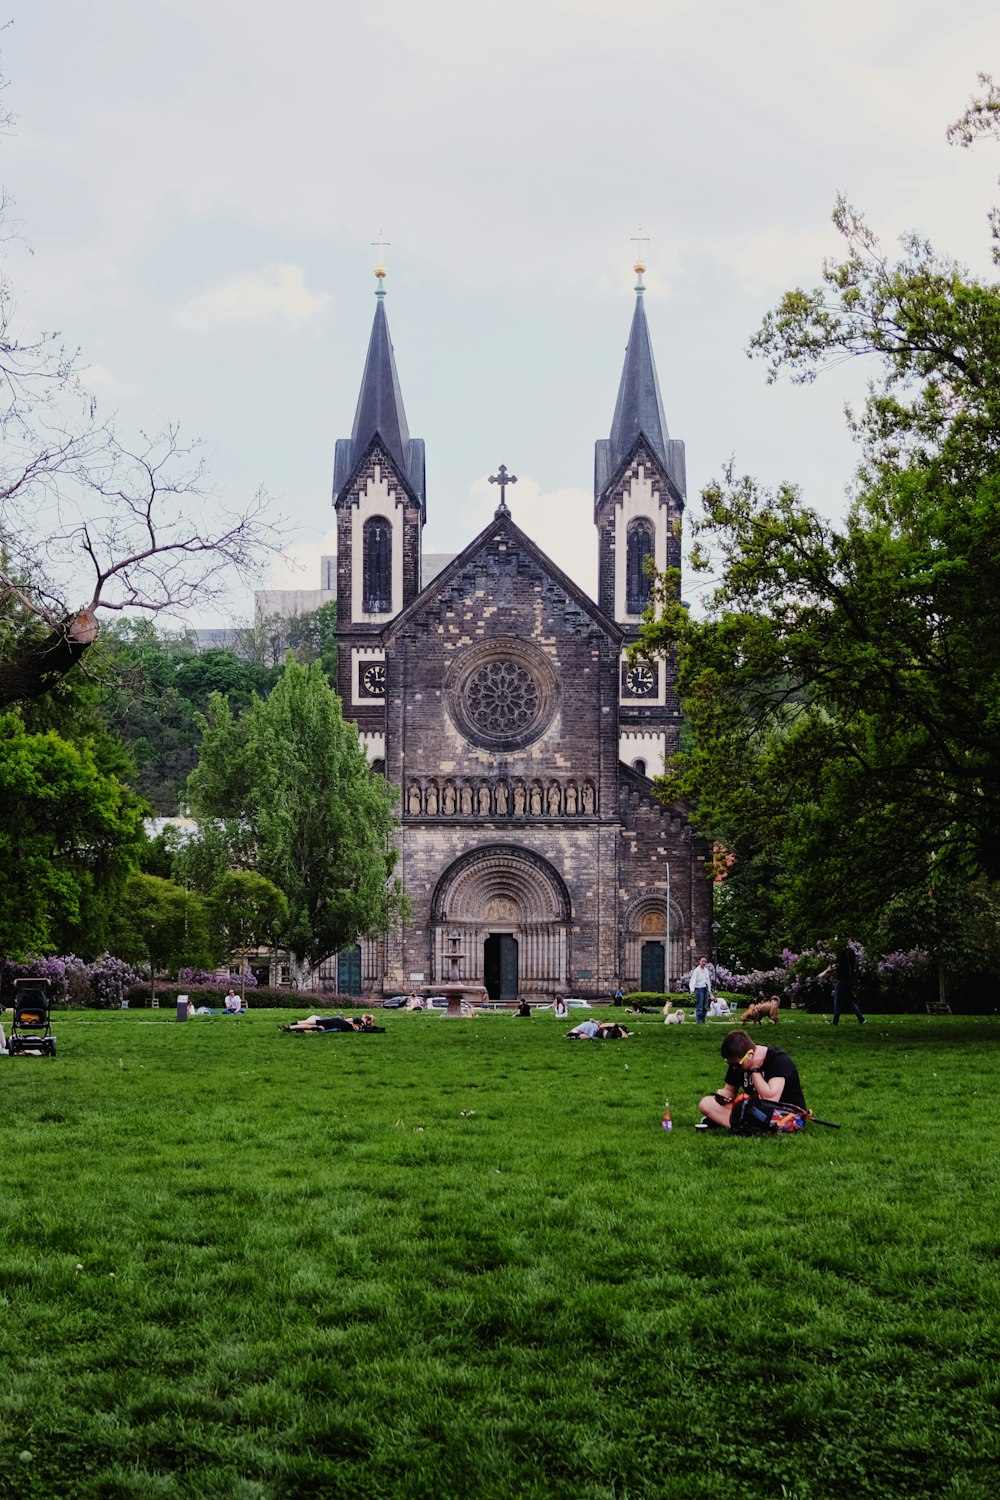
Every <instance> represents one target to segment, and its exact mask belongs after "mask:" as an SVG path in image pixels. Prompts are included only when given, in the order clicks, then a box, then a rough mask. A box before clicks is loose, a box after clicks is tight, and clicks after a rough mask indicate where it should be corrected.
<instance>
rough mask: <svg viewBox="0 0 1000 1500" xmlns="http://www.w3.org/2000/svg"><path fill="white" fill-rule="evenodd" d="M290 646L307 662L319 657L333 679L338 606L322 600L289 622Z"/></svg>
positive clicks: (298, 659) (306, 663)
mask: <svg viewBox="0 0 1000 1500" xmlns="http://www.w3.org/2000/svg"><path fill="white" fill-rule="evenodd" d="M287 637H288V647H289V650H290V651H291V652H292V654H293V655H294V657H295V659H296V661H298V662H301V663H302V665H303V666H308V665H309V663H310V662H314V661H318V662H319V664H320V666H321V667H322V668H323V671H324V672H325V673H326V676H327V679H328V681H330V682H335V681H336V679H337V606H336V604H334V603H333V602H332V601H331V602H330V603H329V604H321V605H320V607H319V609H314V610H312V611H311V612H310V613H309V614H306V615H298V616H297V617H296V618H295V619H293V620H289V621H288V622H287Z"/></svg>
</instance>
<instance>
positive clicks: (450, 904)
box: [431, 844, 571, 999]
mask: <svg viewBox="0 0 1000 1500" xmlns="http://www.w3.org/2000/svg"><path fill="white" fill-rule="evenodd" d="M570 915H571V912H570V900H569V892H568V891H567V889H566V885H565V883H564V881H563V879H562V876H561V875H560V874H559V872H558V871H557V870H556V869H555V867H554V866H553V865H550V864H549V862H548V860H546V859H543V858H542V857H541V855H538V854H534V853H533V852H532V851H531V850H529V849H518V848H515V847H513V846H510V845H507V844H488V845H485V846H484V847H483V848H481V849H473V850H470V851H469V853H468V854H463V855H462V856H461V858H460V859H457V860H455V862H454V864H452V865H450V866H449V867H448V869H447V870H446V871H445V872H444V874H443V875H442V876H441V879H440V880H439V881H438V884H437V889H436V890H435V892H434V899H433V902H432V905H431V921H432V926H433V932H432V941H433V949H432V951H433V964H434V974H433V978H434V980H435V982H438V983H445V982H447V981H448V980H449V979H457V980H463V981H465V982H477V981H478V982H480V983H482V984H485V986H486V988H487V990H488V991H489V993H490V996H491V998H493V999H513V998H514V997H515V995H518V994H521V995H535V996H538V995H555V994H558V993H559V992H560V991H561V990H565V988H566V976H567V974H568V973H569V929H570Z"/></svg>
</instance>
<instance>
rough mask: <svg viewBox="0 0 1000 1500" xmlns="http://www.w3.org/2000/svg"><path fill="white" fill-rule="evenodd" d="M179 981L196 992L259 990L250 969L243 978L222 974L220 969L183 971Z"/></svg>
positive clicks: (178, 976)
mask: <svg viewBox="0 0 1000 1500" xmlns="http://www.w3.org/2000/svg"><path fill="white" fill-rule="evenodd" d="M177 981H178V983H179V984H189V985H190V986H191V988H192V989H194V990H228V989H229V988H230V986H232V988H233V989H234V990H236V989H240V988H241V987H242V988H244V989H248V990H255V989H256V988H257V981H256V979H255V978H254V976H253V975H252V974H251V973H250V971H249V969H248V970H247V973H246V975H245V976H243V977H242V978H241V977H240V975H239V974H229V973H226V974H220V973H219V971H218V969H211V970H210V969H181V970H180V972H179V973H178V975H177Z"/></svg>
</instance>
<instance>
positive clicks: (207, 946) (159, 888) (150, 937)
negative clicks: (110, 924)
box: [114, 874, 216, 995]
mask: <svg viewBox="0 0 1000 1500" xmlns="http://www.w3.org/2000/svg"><path fill="white" fill-rule="evenodd" d="M114 937H115V947H116V951H117V952H118V953H119V954H120V955H121V957H122V958H125V959H127V960H128V961H129V962H130V963H133V964H138V963H145V964H148V965H149V972H150V983H151V985H152V989H153V994H154V995H155V994H156V976H157V974H163V973H167V972H170V973H174V974H175V973H176V972H177V970H178V969H182V968H188V967H190V968H203V967H205V966H207V965H208V964H210V963H212V962H213V960H214V958H215V956H216V955H215V953H214V952H213V950H212V944H211V939H210V935H209V913H208V907H207V904H206V902H205V901H204V899H203V898H202V897H201V896H199V895H198V894H197V893H195V892H193V891H186V890H184V888H183V886H179V885H174V884H173V882H172V881H169V880H162V879H161V878H160V877H159V876H158V875H141V874H140V875H133V876H132V878H131V880H130V881H129V883H128V886H127V887H126V889H125V892H124V894H123V897H122V902H121V907H120V910H119V912H118V915H117V919H116V923H115V934H114Z"/></svg>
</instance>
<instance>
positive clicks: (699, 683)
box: [643, 112, 1000, 952]
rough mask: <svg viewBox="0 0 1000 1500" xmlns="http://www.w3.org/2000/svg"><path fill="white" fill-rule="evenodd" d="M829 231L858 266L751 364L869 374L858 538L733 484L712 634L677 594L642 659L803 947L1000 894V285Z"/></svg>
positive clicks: (689, 753)
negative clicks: (862, 364)
mask: <svg viewBox="0 0 1000 1500" xmlns="http://www.w3.org/2000/svg"><path fill="white" fill-rule="evenodd" d="M989 118H990V119H991V120H993V121H994V122H995V120H996V118H997V115H996V113H995V112H993V113H991V114H990V115H989ZM834 222H835V224H836V226H837V228H838V230H839V231H840V233H841V235H842V236H843V238H844V241H845V247H846V249H845V254H844V256H843V258H842V259H840V260H837V261H830V262H828V263H827V264H826V265H825V266H824V270H823V284H822V286H821V287H819V288H818V289H816V290H814V291H811V292H804V291H801V290H797V291H793V292H789V293H787V294H786V296H785V297H784V298H783V299H782V301H781V303H780V304H779V306H778V308H777V309H776V310H775V311H774V312H773V313H772V314H770V315H769V316H768V317H767V318H766V319H765V321H764V324H763V326H762V328H761V330H760V331H759V332H758V334H757V335H756V336H755V338H754V340H753V341H752V346H751V347H752V349H753V350H754V351H755V352H756V353H758V354H760V355H763V356H764V357H765V358H766V359H767V360H768V362H769V377H770V378H771V379H775V378H777V377H778V376H779V375H780V374H784V373H790V374H791V376H792V378H793V379H795V380H811V379H813V378H814V377H815V374H816V373H817V371H818V370H819V369H822V368H823V367H824V366H826V365H829V364H834V365H835V364H837V363H839V362H840V361H841V360H843V359H844V358H845V357H853V356H867V357H869V358H871V359H873V360H874V361H875V362H876V365H877V369H878V371H879V372H880V378H879V379H878V380H877V382H875V383H873V384H872V385H871V386H870V388H869V393H868V397H867V399H866V401H865V403H864V405H863V408H862V410H861V411H860V413H858V414H852V416H851V421H852V425H853V429H854V432H855V434H856V436H857V438H858V440H859V443H860V445H861V462H860V465H859V469H858V475H857V481H856V485H855V492H854V498H853V502H852V505H851V508H850V511H849V514H848V516H847V519H846V521H845V523H844V524H843V525H839V526H836V525H832V524H831V523H829V522H827V521H825V520H823V518H822V517H821V516H820V515H819V514H818V513H817V512H816V511H815V510H812V509H810V508H809V507H808V506H806V505H805V504H803V502H802V500H801V498H800V496H799V494H798V493H797V491H796V490H795V489H794V488H793V487H792V486H784V487H782V488H780V489H779V490H778V491H776V492H774V493H771V492H768V491H766V490H764V489H762V488H761V487H760V486H758V485H757V484H756V483H755V482H754V481H753V480H752V479H750V478H745V477H740V476H738V475H737V474H736V473H735V472H734V471H733V470H731V469H730V470H729V471H727V472H726V473H725V474H724V476H723V478H722V479H721V481H719V482H717V483H715V484H713V485H711V486H709V488H708V489H707V490H706V492H705V494H704V496H703V500H704V519H703V520H702V521H701V522H700V523H699V524H698V525H697V526H696V528H695V530H696V534H697V536H698V538H699V544H698V546H697V548H696V550H695V555H694V557H693V565H694V567H695V568H696V569H700V570H708V569H712V570H714V571H715V572H716V574H717V579H718V581H717V583H716V586H715V588H714V590H713V592H712V594H711V597H710V600H709V612H708V617H707V618H706V619H705V620H701V621H699V620H692V619H691V618H690V617H689V616H688V613H687V611H685V610H684V609H682V608H681V607H680V605H679V603H678V602H677V598H676V578H662V579H660V580H659V583H658V588H657V617H656V619H655V620H654V621H653V622H652V623H650V624H649V625H647V627H646V629H645V631H644V640H643V645H644V648H645V649H646V650H659V651H663V650H669V649H675V648H676V649H677V650H678V652H679V688H680V692H681V695H682V699H683V701H684V707H685V712H686V715H687V718H688V722H689V725H690V726H691V729H692V731H693V741H694V743H693V747H689V748H687V749H686V750H685V751H684V752H683V753H682V754H681V755H679V756H677V757H675V759H674V761H673V762H672V764H671V766H670V768H669V771H668V795H669V796H670V797H671V798H672V799H673V798H675V797H677V796H678V795H682V796H685V797H688V798H690V799H692V800H693V801H694V803H695V805H696V808H697V814H696V816H697V818H698V821H699V822H700V824H701V826H702V827H703V828H705V829H707V830H708V831H710V832H712V833H714V834H715V835H716V836H717V837H719V838H722V839H724V840H725V841H726V842H727V843H728V844H729V845H730V847H734V848H736V849H737V852H738V853H740V852H743V853H744V854H745V855H749V856H752V857H754V858H757V857H759V858H761V859H763V860H764V861H765V862H766V863H767V864H768V865H769V866H770V867H771V868H773V869H774V870H775V871H776V872H777V873H776V878H775V884H776V894H777V897H778V900H779V903H780V907H781V911H782V915H783V917H784V920H785V922H786V923H787V925H788V931H789V933H790V934H791V935H792V936H793V937H794V939H795V941H796V942H806V941H809V940H811V939H812V938H813V937H815V936H818V935H820V934H823V933H829V932H831V931H833V930H837V929H843V928H845V927H846V928H848V929H849V930H851V931H853V932H854V933H855V934H857V935H858V936H864V937H866V938H869V939H872V940H874V938H875V936H876V935H877V933H878V930H879V925H880V922H881V920H882V917H883V914H884V913H885V912H886V911H887V909H889V908H890V907H891V905H892V903H894V902H896V903H898V902H899V901H900V900H901V898H902V897H903V896H904V895H907V894H909V895H910V896H912V895H914V894H915V893H917V892H919V891H922V890H927V889H929V888H930V889H933V888H936V887H940V886H941V883H942V882H946V881H947V882H956V881H957V882H959V883H960V884H961V883H964V884H966V885H967V884H968V883H969V882H971V881H976V880H978V881H985V882H987V884H991V883H992V882H995V881H996V880H997V879H998V877H1000V713H998V707H997V705H998V704H1000V551H998V548H997V546H996V537H997V534H998V529H1000V466H998V463H997V457H998V453H1000V286H997V285H995V284H992V283H985V282H982V281H980V280H977V279H975V278H973V277H970V276H969V275H968V274H967V273H966V272H964V271H963V270H962V268H961V267H959V266H957V265H956V264H955V263H954V262H952V261H950V260H948V259H946V258H941V257H938V256H937V255H936V254H935V253H934V252H933V251H932V249H931V247H930V246H929V245H927V244H926V243H925V242H924V241H922V240H920V239H918V238H917V237H916V236H914V235H908V236H906V237H905V238H904V239H903V241H902V250H903V253H902V255H901V256H900V257H899V258H898V259H896V260H895V261H892V260H891V259H890V258H889V257H888V256H887V255H886V254H885V253H884V251H883V250H882V247H881V246H880V244H879V242H878V241H877V239H876V238H875V236H874V235H873V234H872V232H871V231H870V230H869V229H868V227H867V226H866V224H865V223H864V221H863V219H862V218H861V216H860V215H859V214H857V213H856V212H855V211H854V210H853V209H851V208H850V207H849V206H848V205H847V204H846V203H844V202H843V201H840V202H838V204H837V207H836V210H835V213H834ZM741 844H742V846H743V849H742V851H741ZM750 862H751V861H750V859H749V858H748V859H747V864H748V865H749V864H750ZM734 889H735V885H734ZM937 908H938V910H939V911H940V910H943V909H944V903H943V902H941V901H938V903H937ZM945 947H946V944H944V940H943V938H942V939H941V945H940V946H939V952H943V951H944V948H945Z"/></svg>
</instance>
